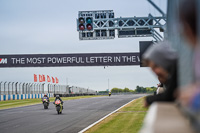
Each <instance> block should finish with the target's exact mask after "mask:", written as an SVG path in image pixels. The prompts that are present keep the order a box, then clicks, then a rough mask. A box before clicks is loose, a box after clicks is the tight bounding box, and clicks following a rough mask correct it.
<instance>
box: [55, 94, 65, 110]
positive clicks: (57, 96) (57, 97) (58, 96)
mask: <svg viewBox="0 0 200 133" xmlns="http://www.w3.org/2000/svg"><path fill="white" fill-rule="evenodd" d="M58 99H59V100H60V102H61V104H62V109H64V106H63V100H62V99H61V98H60V95H56V98H55V100H54V102H53V103H54V104H55V101H56V100H58Z"/></svg>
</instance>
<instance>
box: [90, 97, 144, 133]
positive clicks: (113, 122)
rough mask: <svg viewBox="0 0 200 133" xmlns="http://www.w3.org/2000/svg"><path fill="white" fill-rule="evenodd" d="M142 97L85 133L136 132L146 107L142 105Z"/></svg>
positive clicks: (140, 124) (139, 127)
mask: <svg viewBox="0 0 200 133" xmlns="http://www.w3.org/2000/svg"><path fill="white" fill-rule="evenodd" d="M143 100H144V98H140V99H136V100H134V101H133V102H131V103H130V104H128V105H127V106H125V107H124V108H122V109H120V110H119V111H117V112H116V113H114V114H112V115H111V116H109V117H108V118H106V119H105V120H103V121H102V122H100V123H99V124H97V125H95V126H94V127H92V128H90V129H89V130H88V131H86V133H137V132H138V131H139V130H140V129H141V127H142V124H143V120H144V117H145V115H146V111H147V108H144V107H143Z"/></svg>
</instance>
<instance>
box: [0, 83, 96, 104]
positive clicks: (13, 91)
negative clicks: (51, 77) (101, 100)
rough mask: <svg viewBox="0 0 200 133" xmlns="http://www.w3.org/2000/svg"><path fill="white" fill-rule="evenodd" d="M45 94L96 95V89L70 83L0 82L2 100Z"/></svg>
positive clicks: (37, 96) (0, 97) (30, 97)
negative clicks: (70, 84)
mask: <svg viewBox="0 0 200 133" xmlns="http://www.w3.org/2000/svg"><path fill="white" fill-rule="evenodd" d="M44 94H48V95H49V97H52V96H55V95H57V94H58V95H61V96H78V95H94V94H96V91H94V90H91V89H87V88H83V87H78V86H69V85H59V84H50V83H49V84H45V83H25V82H0V101H2V100H17V99H33V98H41V97H43V95H44Z"/></svg>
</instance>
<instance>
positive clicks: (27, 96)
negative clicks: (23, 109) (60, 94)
mask: <svg viewBox="0 0 200 133" xmlns="http://www.w3.org/2000/svg"><path fill="white" fill-rule="evenodd" d="M47 95H48V97H53V96H54V95H53V93H48V94H47ZM43 96H44V94H13V95H0V101H7V100H23V99H37V98H42V97H43Z"/></svg>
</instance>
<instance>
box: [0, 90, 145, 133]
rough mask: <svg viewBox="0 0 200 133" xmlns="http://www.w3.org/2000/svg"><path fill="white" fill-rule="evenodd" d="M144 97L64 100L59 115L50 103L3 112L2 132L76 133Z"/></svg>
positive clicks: (0, 122)
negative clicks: (45, 105) (45, 107)
mask: <svg viewBox="0 0 200 133" xmlns="http://www.w3.org/2000/svg"><path fill="white" fill-rule="evenodd" d="M142 96H144V95H142V94H137V95H136V94H135V95H115V96H111V97H108V96H106V97H94V98H87V99H76V100H69V101H64V110H63V113H62V114H60V115H58V114H57V112H56V110H55V106H54V105H53V104H52V103H50V106H49V109H47V110H44V108H43V105H42V104H37V105H32V106H26V107H19V108H12V109H5V110H0V133H77V132H79V131H81V130H82V129H84V128H85V127H87V126H89V125H90V124H92V123H94V122H96V121H97V120H99V119H100V118H102V117H104V116H106V115H107V114H109V113H110V112H112V111H114V110H116V109H117V108H119V107H120V106H122V105H124V104H126V103H128V102H129V101H131V100H133V99H136V98H139V97H142Z"/></svg>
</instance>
